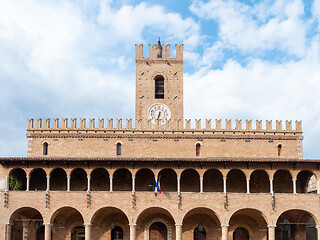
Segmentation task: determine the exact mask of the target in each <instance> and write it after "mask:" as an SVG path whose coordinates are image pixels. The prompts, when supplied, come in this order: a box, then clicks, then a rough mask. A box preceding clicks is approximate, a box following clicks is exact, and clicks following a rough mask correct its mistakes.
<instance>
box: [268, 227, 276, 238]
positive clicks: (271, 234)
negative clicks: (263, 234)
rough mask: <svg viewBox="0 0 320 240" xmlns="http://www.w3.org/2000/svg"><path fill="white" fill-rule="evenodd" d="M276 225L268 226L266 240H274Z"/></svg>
mask: <svg viewBox="0 0 320 240" xmlns="http://www.w3.org/2000/svg"><path fill="white" fill-rule="evenodd" d="M276 227H277V226H276V225H268V235H269V239H268V240H275V239H276Z"/></svg>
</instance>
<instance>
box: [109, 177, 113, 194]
mask: <svg viewBox="0 0 320 240" xmlns="http://www.w3.org/2000/svg"><path fill="white" fill-rule="evenodd" d="M109 178H110V192H112V191H113V183H112V182H113V181H112V180H113V177H112V176H110V177H109Z"/></svg>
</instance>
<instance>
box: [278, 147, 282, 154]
mask: <svg viewBox="0 0 320 240" xmlns="http://www.w3.org/2000/svg"><path fill="white" fill-rule="evenodd" d="M281 149H282V145H281V144H279V145H278V157H280V156H281Z"/></svg>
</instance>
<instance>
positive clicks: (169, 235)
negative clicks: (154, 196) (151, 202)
mask: <svg viewBox="0 0 320 240" xmlns="http://www.w3.org/2000/svg"><path fill="white" fill-rule="evenodd" d="M156 222H160V223H163V224H164V225H165V226H166V228H167V240H172V226H171V225H170V223H169V222H168V221H167V220H166V219H165V218H161V217H158V218H153V219H151V220H150V221H149V222H147V223H146V225H145V226H144V240H149V239H150V238H149V230H150V227H151V225H152V224H154V223H156Z"/></svg>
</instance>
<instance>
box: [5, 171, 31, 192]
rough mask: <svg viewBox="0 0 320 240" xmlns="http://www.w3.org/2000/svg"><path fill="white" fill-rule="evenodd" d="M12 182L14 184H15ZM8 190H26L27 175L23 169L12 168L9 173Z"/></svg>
mask: <svg viewBox="0 0 320 240" xmlns="http://www.w3.org/2000/svg"><path fill="white" fill-rule="evenodd" d="M11 181H12V184H11ZM14 182H16V184H15V183H14ZM9 189H10V190H21V191H24V190H27V173H26V171H25V170H24V169H22V168H14V169H12V170H11V171H10V172H9Z"/></svg>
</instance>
